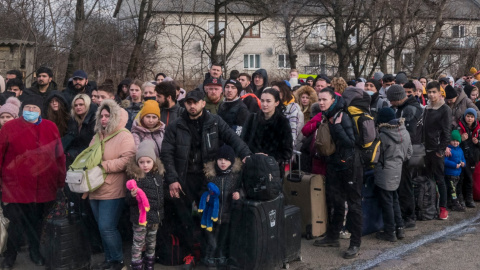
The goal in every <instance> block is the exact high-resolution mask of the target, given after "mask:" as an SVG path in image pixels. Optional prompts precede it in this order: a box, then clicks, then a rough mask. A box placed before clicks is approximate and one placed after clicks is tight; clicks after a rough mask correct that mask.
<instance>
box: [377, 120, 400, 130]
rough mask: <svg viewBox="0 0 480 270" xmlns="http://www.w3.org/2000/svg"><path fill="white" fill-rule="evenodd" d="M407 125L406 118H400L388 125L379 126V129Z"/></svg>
mask: <svg viewBox="0 0 480 270" xmlns="http://www.w3.org/2000/svg"><path fill="white" fill-rule="evenodd" d="M404 123H405V118H399V119H393V120H392V121H390V122H388V123H381V124H380V125H378V128H382V127H384V128H398V127H399V126H401V125H403V124H404Z"/></svg>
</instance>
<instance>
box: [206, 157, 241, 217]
mask: <svg viewBox="0 0 480 270" xmlns="http://www.w3.org/2000/svg"><path fill="white" fill-rule="evenodd" d="M215 162H216V161H210V162H208V163H206V164H205V168H204V172H205V176H206V177H207V182H212V183H214V184H215V185H216V186H217V187H218V188H219V189H220V195H219V196H218V198H219V200H220V209H219V212H218V224H222V223H228V222H229V221H230V213H231V205H232V201H233V199H232V194H233V193H234V192H239V193H240V194H243V192H242V190H241V186H242V182H241V177H240V172H241V170H242V165H243V163H242V161H241V160H240V159H239V158H235V162H234V163H233V164H232V168H231V172H230V173H226V174H221V175H218V174H217V171H216V170H215ZM204 191H207V190H203V191H202V193H203V192H204Z"/></svg>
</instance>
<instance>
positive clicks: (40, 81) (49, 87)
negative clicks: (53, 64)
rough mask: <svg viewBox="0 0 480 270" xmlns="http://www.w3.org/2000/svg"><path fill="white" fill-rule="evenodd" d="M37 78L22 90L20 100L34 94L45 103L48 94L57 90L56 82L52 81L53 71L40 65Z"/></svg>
mask: <svg viewBox="0 0 480 270" xmlns="http://www.w3.org/2000/svg"><path fill="white" fill-rule="evenodd" d="M36 79H37V80H36V81H35V82H33V83H32V86H31V87H30V88H28V89H25V91H23V94H22V95H21V96H20V97H19V99H20V100H21V101H23V100H24V98H25V97H26V96H30V95H36V96H38V97H39V98H41V99H42V102H44V103H45V100H46V99H47V97H48V95H50V92H51V91H53V90H58V88H57V83H56V82H54V81H53V71H52V70H51V69H49V68H47V67H40V68H39V69H37V78H36ZM42 108H43V107H42Z"/></svg>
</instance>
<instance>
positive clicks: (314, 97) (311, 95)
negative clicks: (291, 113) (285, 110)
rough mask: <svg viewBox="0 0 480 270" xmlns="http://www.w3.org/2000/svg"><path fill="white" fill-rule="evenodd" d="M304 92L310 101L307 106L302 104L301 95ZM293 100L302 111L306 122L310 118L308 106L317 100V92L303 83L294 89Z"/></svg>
mask: <svg viewBox="0 0 480 270" xmlns="http://www.w3.org/2000/svg"><path fill="white" fill-rule="evenodd" d="M304 94H307V95H308V97H309V99H310V103H309V104H308V106H303V105H302V96H303V95H304ZM295 101H296V102H297V104H298V105H299V106H300V110H301V111H302V113H303V120H304V122H305V123H306V122H308V121H310V119H311V117H310V108H311V107H312V105H313V104H315V103H316V102H318V95H317V92H315V90H314V89H313V88H312V87H310V86H307V85H304V86H302V87H300V88H298V90H297V91H295Z"/></svg>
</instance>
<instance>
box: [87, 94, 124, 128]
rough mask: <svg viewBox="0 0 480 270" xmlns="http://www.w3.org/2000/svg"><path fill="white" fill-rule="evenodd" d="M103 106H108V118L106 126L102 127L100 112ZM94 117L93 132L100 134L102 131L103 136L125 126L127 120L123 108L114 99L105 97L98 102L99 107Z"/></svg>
mask: <svg viewBox="0 0 480 270" xmlns="http://www.w3.org/2000/svg"><path fill="white" fill-rule="evenodd" d="M105 107H109V108H110V120H109V121H108V124H107V126H106V128H105V129H103V128H102V123H101V119H100V114H101V112H102V110H103V109H105ZM95 119H96V123H95V132H96V133H100V134H102V132H103V135H104V136H108V135H110V134H112V133H114V132H115V131H117V130H120V129H122V128H124V127H125V125H126V124H127V122H128V113H127V111H125V110H124V109H122V108H120V106H119V105H118V104H117V102H115V100H113V99H105V100H104V101H102V103H101V104H100V107H98V110H97V113H96V114H95Z"/></svg>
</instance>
